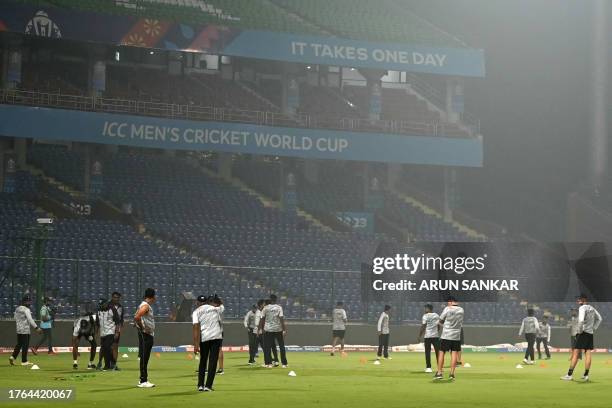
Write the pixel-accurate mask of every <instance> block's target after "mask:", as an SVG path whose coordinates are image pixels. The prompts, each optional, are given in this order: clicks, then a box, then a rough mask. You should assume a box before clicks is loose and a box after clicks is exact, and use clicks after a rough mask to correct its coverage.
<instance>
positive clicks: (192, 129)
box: [0, 105, 483, 167]
mask: <svg viewBox="0 0 612 408" xmlns="http://www.w3.org/2000/svg"><path fill="white" fill-rule="evenodd" d="M0 135H3V136H9V137H28V138H35V139H42V140H44V139H50V140H70V141H75V142H89V143H102V144H116V145H127V146H140V147H151V148H160V149H182V150H205V151H220V152H234V153H251V154H260V155H269V156H290V157H303V158H307V159H335V160H358V161H373V162H397V163H414V164H432V165H445V166H468V167H481V166H482V155H483V151H482V141H481V140H480V139H476V138H446V137H432V136H408V135H396V134H389V133H368V132H347V131H334V130H324V129H302V128H285V127H272V126H259V125H251V124H243V123H229V122H196V121H189V120H177V119H163V118H153V117H146V116H133V115H119V114H112V113H97V112H84V111H72V110H64V109H50V108H37V107H25V106H14V105H0Z"/></svg>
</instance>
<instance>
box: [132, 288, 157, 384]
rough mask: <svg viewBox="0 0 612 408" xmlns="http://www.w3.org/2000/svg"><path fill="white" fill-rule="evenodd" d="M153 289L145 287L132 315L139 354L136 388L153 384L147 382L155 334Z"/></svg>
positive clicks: (154, 298)
mask: <svg viewBox="0 0 612 408" xmlns="http://www.w3.org/2000/svg"><path fill="white" fill-rule="evenodd" d="M155 300H156V297H155V289H152V288H147V289H146V290H145V293H144V300H143V301H142V302H141V303H140V306H138V311H137V312H136V315H135V316H134V325H135V326H136V329H138V355H139V356H140V382H139V383H138V388H153V387H155V384H153V383H151V382H149V372H148V366H149V358H150V357H151V349H152V348H153V340H154V336H155V316H154V314H153V304H154V303H155Z"/></svg>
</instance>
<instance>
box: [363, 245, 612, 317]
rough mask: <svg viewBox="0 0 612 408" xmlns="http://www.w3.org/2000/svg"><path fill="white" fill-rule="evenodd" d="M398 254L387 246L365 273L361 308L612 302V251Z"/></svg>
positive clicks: (541, 248) (540, 248) (437, 248)
mask: <svg viewBox="0 0 612 408" xmlns="http://www.w3.org/2000/svg"><path fill="white" fill-rule="evenodd" d="M415 248H420V249H419V250H416V249H412V250H408V251H405V252H401V253H397V252H396V251H397V248H396V246H395V245H394V244H393V243H388V242H382V243H381V244H380V245H379V247H378V248H377V250H376V252H375V254H374V256H373V257H372V259H371V262H370V263H363V264H362V267H361V273H362V276H361V293H362V301H364V302H369V301H385V302H395V303H400V302H402V300H403V299H406V298H409V299H410V301H412V302H444V301H445V300H446V299H447V298H449V297H450V296H452V297H454V298H456V299H458V300H460V301H461V302H493V303H497V302H504V301H508V300H509V299H513V298H514V299H517V298H518V299H522V300H523V301H525V302H529V303H532V304H537V303H542V302H550V303H555V304H556V303H558V302H567V305H568V306H567V312H568V314H569V308H570V307H571V305H572V304H574V302H575V300H576V296H577V295H578V294H585V295H587V296H588V298H589V299H590V300H591V301H592V302H611V301H612V243H610V242H607V243H606V242H557V243H547V244H546V245H544V244H541V243H534V242H421V243H419V244H418V245H417V246H416V247H415Z"/></svg>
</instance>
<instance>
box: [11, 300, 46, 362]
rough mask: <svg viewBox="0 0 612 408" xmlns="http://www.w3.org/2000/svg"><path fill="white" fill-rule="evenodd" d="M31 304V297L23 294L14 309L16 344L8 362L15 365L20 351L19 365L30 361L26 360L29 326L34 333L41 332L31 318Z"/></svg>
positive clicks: (28, 345)
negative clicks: (19, 302)
mask: <svg viewBox="0 0 612 408" xmlns="http://www.w3.org/2000/svg"><path fill="white" fill-rule="evenodd" d="M31 305H32V299H31V298H30V295H25V296H23V298H21V305H20V306H18V307H17V309H15V325H16V331H17V345H16V346H15V349H14V350H13V354H11V356H10V357H9V363H10V364H11V365H15V359H16V358H17V356H18V355H19V352H20V351H21V365H22V366H30V365H32V363H30V362H29V361H28V348H30V327H32V328H33V329H34V331H36V333H38V334H40V333H42V329H41V328H39V327H38V325H37V324H36V322H35V321H34V319H32V312H31V311H30V306H31Z"/></svg>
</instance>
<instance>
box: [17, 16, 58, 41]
mask: <svg viewBox="0 0 612 408" xmlns="http://www.w3.org/2000/svg"><path fill="white" fill-rule="evenodd" d="M25 33H26V34H30V35H36V36H39V37H47V38H62V32H61V31H60V29H59V27H58V26H57V24H55V23H54V22H53V21H52V20H51V19H50V18H49V16H48V15H47V13H45V12H44V11H39V12H38V13H36V16H34V18H33V19H31V20H30V21H28V24H27V25H26V30H25Z"/></svg>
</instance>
